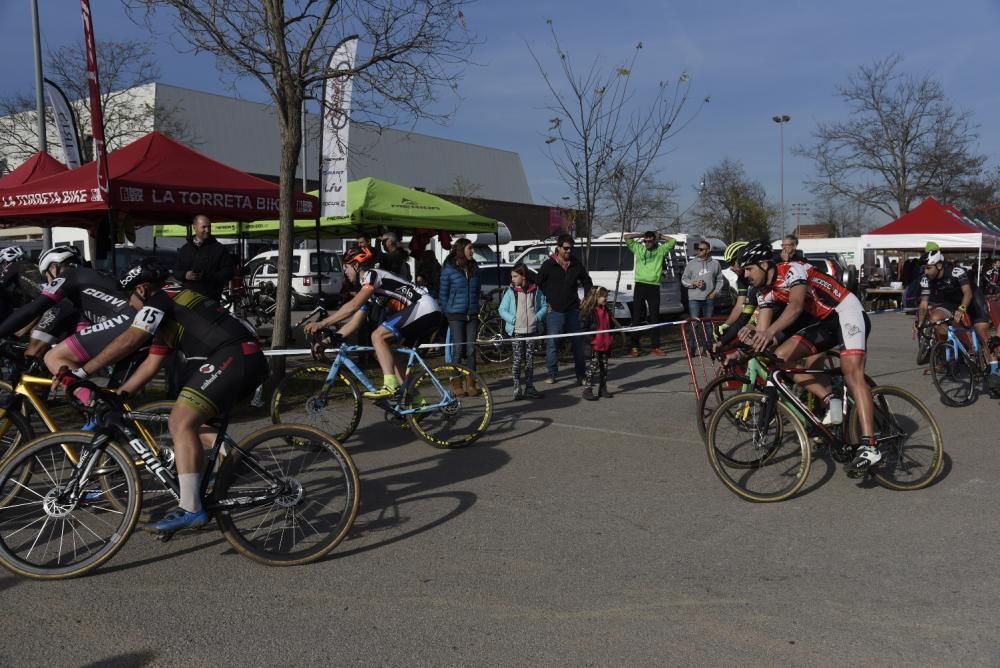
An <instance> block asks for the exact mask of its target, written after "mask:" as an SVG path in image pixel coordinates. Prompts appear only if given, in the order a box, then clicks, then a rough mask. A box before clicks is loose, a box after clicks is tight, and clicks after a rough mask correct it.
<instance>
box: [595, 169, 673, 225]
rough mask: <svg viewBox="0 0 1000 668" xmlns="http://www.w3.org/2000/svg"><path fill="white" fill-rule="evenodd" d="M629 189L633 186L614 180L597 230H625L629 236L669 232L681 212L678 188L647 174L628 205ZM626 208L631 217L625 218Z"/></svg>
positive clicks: (599, 217)
mask: <svg viewBox="0 0 1000 668" xmlns="http://www.w3.org/2000/svg"><path fill="white" fill-rule="evenodd" d="M630 186H631V184H630V183H627V182H625V180H624V179H618V180H616V179H612V180H611V182H610V184H609V187H608V192H607V195H606V197H605V198H604V200H605V201H606V202H607V205H606V206H602V207H601V211H602V213H599V214H597V216H596V218H595V221H594V222H595V226H596V227H597V228H599V229H602V230H604V231H605V232H619V231H622V230H624V231H625V232H626V233H628V232H636V231H639V230H646V229H650V230H658V231H664V230H667V229H670V227H671V226H672V225H673V224H674V223H675V221H676V217H677V212H678V210H679V209H678V206H677V202H676V201H675V200H674V194H675V193H676V192H677V186H676V185H675V184H673V183H663V182H658V181H657V180H656V179H655V178H654V177H653V176H651V175H649V174H647V175H646V176H644V177H643V179H642V182H641V183H639V185H638V187H636V189H635V192H634V193H632V196H631V203H628V204H626V199H628V198H629V193H628V189H629V188H630ZM619 203H621V204H619ZM626 208H627V209H628V210H629V213H628V214H627V215H623V214H624V210H625V209H626Z"/></svg>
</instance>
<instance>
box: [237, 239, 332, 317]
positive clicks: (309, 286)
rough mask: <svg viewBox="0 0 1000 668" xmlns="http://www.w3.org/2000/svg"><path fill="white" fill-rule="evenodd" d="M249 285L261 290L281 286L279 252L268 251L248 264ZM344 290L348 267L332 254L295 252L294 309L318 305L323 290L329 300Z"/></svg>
mask: <svg viewBox="0 0 1000 668" xmlns="http://www.w3.org/2000/svg"><path fill="white" fill-rule="evenodd" d="M246 274H247V276H249V277H250V278H249V285H250V286H252V287H261V286H263V285H264V284H266V283H271V284H272V285H275V286H277V284H278V251H276V250H273V251H267V252H265V253H261V254H260V255H257V256H256V257H254V258H253V259H252V260H250V261H249V262H248V263H247V270H246ZM343 286H344V267H343V264H341V261H340V256H339V255H337V254H336V253H334V252H332V251H327V250H322V249H321V250H319V251H317V250H316V249H315V248H296V249H294V250H293V251H292V308H297V307H299V306H301V305H302V304H306V303H314V302H315V301H316V300H317V298H318V297H319V294H320V290H321V289H322V292H323V296H324V297H327V298H331V297H335V296H336V295H339V294H340V290H341V288H342V287H343Z"/></svg>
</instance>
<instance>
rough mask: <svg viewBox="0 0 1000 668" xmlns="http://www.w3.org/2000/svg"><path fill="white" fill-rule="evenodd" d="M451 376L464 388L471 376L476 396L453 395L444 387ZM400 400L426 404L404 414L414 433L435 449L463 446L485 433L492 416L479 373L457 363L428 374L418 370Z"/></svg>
mask: <svg viewBox="0 0 1000 668" xmlns="http://www.w3.org/2000/svg"><path fill="white" fill-rule="evenodd" d="M432 376H433V377H432ZM453 378H458V379H459V381H460V382H461V383H462V385H463V387H467V386H468V382H469V379H472V382H474V383H475V385H476V389H477V390H478V392H477V394H476V396H474V397H470V396H462V397H456V396H455V395H453V394H452V393H451V392H450V391H449V390H448V389H447V386H448V385H449V383H450V379H453ZM403 402H404V404H405V405H407V406H413V405H414V404H415V403H416V404H422V405H425V406H427V408H426V409H424V410H421V411H420V412H418V413H412V414H410V415H407V416H406V421H407V424H408V425H409V426H410V429H412V430H413V432H414V433H415V434H417V436H419V437H420V438H422V439H423V440H425V441H427V442H428V443H430V444H431V445H433V446H434V447H435V448H464V447H465V446H467V445H469V444H470V443H472V442H474V441H475V440H476V439H477V438H479V437H480V436H482V435H483V434H484V433H485V432H486V429H487V428H488V427H489V426H490V420H491V419H492V417H493V395H492V394H491V393H490V388H489V387H487V386H486V383H485V382H484V381H483V379H482V378H481V377H480V376H479V374H477V373H476V372H475V371H472V370H471V369H467V368H466V367H464V366H461V365H458V364H442V365H441V366H436V367H434V368H433V369H432V370H431V374H428V373H427V372H426V371H423V370H421V371H420V373H418V374H417V375H415V376H413V377H412V378H411V379H410V380H409V382H408V383H407V384H406V389H405V393H404V395H403Z"/></svg>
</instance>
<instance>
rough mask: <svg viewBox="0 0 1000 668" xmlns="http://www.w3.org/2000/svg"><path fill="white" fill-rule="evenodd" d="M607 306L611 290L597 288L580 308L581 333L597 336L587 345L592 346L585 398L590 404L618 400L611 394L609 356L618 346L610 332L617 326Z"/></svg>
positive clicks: (589, 340) (593, 289)
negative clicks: (614, 343)
mask: <svg viewBox="0 0 1000 668" xmlns="http://www.w3.org/2000/svg"><path fill="white" fill-rule="evenodd" d="M607 302H608V289H607V288H601V287H597V288H592V289H591V290H590V293H589V294H588V295H587V298H586V299H584V300H583V305H582V306H581V307H580V329H582V330H583V331H588V332H594V335H593V336H591V337H588V341H587V342H588V343H589V344H590V364H589V365H588V366H587V376H586V380H585V382H584V388H583V398H584V399H586V400H587V401H597V399H598V398H599V397H604V398H605V399H610V398H612V397H613V396H615V395H613V394H611V393H610V392H608V355H609V354H610V352H611V344H612V343H613V342H614V338H613V337H612V335H611V332H610V331H608V330H610V329H612V327H613V326H614V325H613V324H612V321H611V314H610V313H608V309H607ZM595 380H596V381H597V384H598V390H597V394H594V381H595Z"/></svg>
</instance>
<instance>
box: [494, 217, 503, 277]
mask: <svg viewBox="0 0 1000 668" xmlns="http://www.w3.org/2000/svg"><path fill="white" fill-rule="evenodd" d="M493 241H494V242H495V243H496V248H497V287H498V288H501V292H502V291H503V290H502V289H503V285H501V283H500V226H499V225H497V231H496V232H494V233H493Z"/></svg>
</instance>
